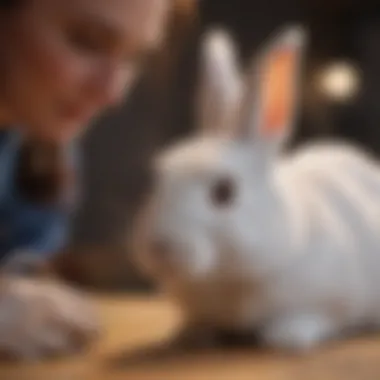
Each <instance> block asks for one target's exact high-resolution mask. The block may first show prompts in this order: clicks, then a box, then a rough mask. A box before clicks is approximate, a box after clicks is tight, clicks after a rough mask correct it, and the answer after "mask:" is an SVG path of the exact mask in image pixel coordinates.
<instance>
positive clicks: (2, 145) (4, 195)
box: [0, 130, 73, 260]
mask: <svg viewBox="0 0 380 380" xmlns="http://www.w3.org/2000/svg"><path fill="white" fill-rule="evenodd" d="M20 148H21V138H20V136H19V134H18V133H17V132H15V131H13V130H11V131H8V130H6V131H0V260H4V259H9V256H10V255H13V254H16V253H18V252H20V251H24V252H25V251H28V252H30V253H31V254H36V255H38V256H39V257H41V256H42V255H43V256H48V255H51V254H54V253H55V252H57V251H58V250H60V249H61V248H62V247H63V246H64V244H65V242H66V240H67V238H68V234H69V225H70V223H69V222H70V217H71V211H72V208H71V207H70V206H71V205H69V204H67V203H65V202H61V203H58V202H57V204H52V205H42V204H39V203H33V202H31V201H29V200H26V199H24V198H23V197H22V196H21V194H20V192H19V190H18V189H17V186H16V183H15V164H16V162H17V156H18V152H19V151H20ZM69 156H70V157H73V155H70V152H69V151H68V157H69ZM68 159H69V158H68Z"/></svg>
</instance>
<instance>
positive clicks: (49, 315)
mask: <svg viewBox="0 0 380 380" xmlns="http://www.w3.org/2000/svg"><path fill="white" fill-rule="evenodd" d="M99 332H100V323H99V321H98V320H97V313H96V311H95V310H94V309H93V308H92V305H91V304H90V302H89V300H88V299H86V297H85V296H84V295H82V294H80V293H79V291H74V290H73V289H71V288H69V287H67V286H65V285H64V284H62V283H58V282H55V281H53V280H51V279H49V278H27V277H23V276H17V275H3V276H2V277H1V278H0V352H1V354H4V355H5V356H6V357H11V358H16V359H24V360H35V359H41V358H44V357H47V356H52V355H63V354H70V353H73V352H76V351H78V350H81V349H83V348H85V347H87V346H88V345H89V344H90V343H91V342H92V341H93V340H94V339H95V338H96V337H98V335H99Z"/></svg>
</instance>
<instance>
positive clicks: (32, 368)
mask: <svg viewBox="0 0 380 380" xmlns="http://www.w3.org/2000/svg"><path fill="white" fill-rule="evenodd" d="M97 301H98V305H99V309H100V312H101V314H102V317H103V318H104V322H105V324H106V333H105V336H104V338H103V339H102V340H101V341H99V342H98V343H97V344H95V346H94V347H93V349H92V350H91V352H88V353H85V354H82V355H79V356H77V357H74V358H65V359H59V360H55V361H50V362H44V363H34V364H31V363H29V364H22V365H20V364H18V365H16V364H6V365H5V364H2V365H1V366H0V380H24V379H25V380H27V379H32V380H140V379H141V380H149V379H160V380H189V379H192V380H203V379H204V380H214V379H215V380H227V379H228V380H243V379H244V380H245V379H247V380H248V379H249V380H253V379H259V380H288V379H289V380H380V338H379V337H374V336H372V337H371V338H369V337H366V338H364V337H363V338H361V339H355V340H350V341H347V342H344V343H340V344H335V345H330V346H329V347H325V348H324V349H321V350H319V352H316V353H313V354H312V355H308V356H305V357H303V358H300V357H298V358H297V357H291V356H285V355H279V354H274V353H269V352H264V351H263V350H259V349H257V348H256V349H255V348H239V349H232V348H229V349H226V348H225V349H219V350H214V351H213V352H207V353H206V352H199V353H194V354H187V355H185V356H184V355H180V354H179V353H177V354H172V355H169V356H166V357H164V358H157V357H154V356H153V357H149V356H146V355H144V347H149V346H150V347H152V346H153V345H155V344H159V343H160V342H161V341H162V340H163V339H166V338H168V337H169V336H170V335H171V334H173V330H175V329H176V327H177V325H178V323H179V318H178V313H176V311H175V309H174V308H173V307H172V305H171V304H170V303H169V302H168V301H167V300H164V299H159V298H154V297H145V298H144V297H137V296H135V297H133V296H132V297H131V296H117V297H116V296H110V297H105V296H99V297H97Z"/></svg>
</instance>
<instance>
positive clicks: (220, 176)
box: [137, 32, 380, 350]
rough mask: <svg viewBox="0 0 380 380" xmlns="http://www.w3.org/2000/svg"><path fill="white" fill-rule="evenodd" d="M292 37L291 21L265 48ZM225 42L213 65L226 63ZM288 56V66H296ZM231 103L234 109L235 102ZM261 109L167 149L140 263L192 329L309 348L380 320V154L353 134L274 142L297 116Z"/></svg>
mask: <svg viewBox="0 0 380 380" xmlns="http://www.w3.org/2000/svg"><path fill="white" fill-rule="evenodd" d="M285 34H286V33H285ZM290 34H291V33H290ZM293 36H294V34H293ZM279 41H280V42H279ZM289 41H293V42H294V41H295V40H294V39H289V32H288V37H285V38H284V37H280V38H279V39H278V40H277V41H276V44H274V45H273V46H272V47H271V49H269V53H266V54H272V53H271V52H273V51H274V50H275V49H277V48H278V47H283V45H286V43H288V46H289ZM219 42H220V41H219ZM281 44H282V45H281ZM213 46H214V48H215V44H214V45H213ZM226 46H228V44H227V43H225V45H224V48H225V50H224V52H223V53H222V54H221V53H220V50H219V54H220V55H219V56H218V55H217V54H216V58H215V56H214V58H215V60H217V59H218V57H219V58H220V60H219V64H220V65H219V66H216V65H214V66H213V68H214V71H215V70H216V69H218V68H219V69H220V70H225V71H226V73H225V74H228V67H230V68H231V67H232V66H233V65H232V59H231V57H230V58H229V61H228V60H227V59H225V58H224V61H223V58H222V57H226V51H227V50H228V49H227V48H226ZM290 46H291V44H290ZM293 46H295V47H297V46H298V47H299V45H297V44H294V45H293ZM294 51H295V53H297V54H299V49H298V50H297V49H294ZM221 56H222V57H221ZM212 57H213V56H211V58H212ZM209 62H210V60H209ZM211 62H212V60H211ZM223 63H224V65H225V66H224V69H223V68H222V67H223ZM228 64H229V65H230V66H228ZM211 66H212V65H211ZM289 67H291V70H290V72H288V73H287V74H288V76H291V74H292V73H293V75H295V74H294V72H296V69H295V68H294V66H289ZM214 74H215V72H214ZM230 74H231V73H230ZM225 77H228V75H225ZM220 78H221V77H220ZM220 78H219V82H218V81H214V82H213V83H214V90H215V91H216V92H215V94H219V95H220V94H221V93H222V95H224V97H222V96H219V98H218V97H217V96H215V98H216V99H215V101H217V100H218V99H219V100H220V102H219V103H220V104H224V108H223V107H222V108H219V111H218V112H217V113H216V114H215V116H214V117H215V118H216V120H217V121H218V123H216V124H217V125H219V126H220V125H221V124H223V123H222V122H223V121H228V123H227V124H228V125H231V120H235V121H236V119H233V118H232V117H226V115H225V117H224V118H223V120H222V119H220V113H221V110H223V109H226V108H228V107H226V105H236V104H238V103H239V104H240V103H241V101H242V97H240V96H236V94H239V91H238V90H237V91H235V93H232V92H231V87H232V85H233V80H231V78H232V76H230V79H229V83H228V86H226V87H228V88H229V91H227V90H226V91H225V92H224V93H223V91H221V90H220V88H221V87H223V84H221V83H220V81H222V79H220ZM280 79H281V78H280ZM218 86H219V87H218ZM207 88H208V89H209V90H210V86H209V87H207ZM235 88H236V89H237V88H239V87H238V86H236V87H235ZM211 93H212V92H210V94H211ZM210 94H209V95H210ZM228 94H229V95H228ZM231 94H232V95H231ZM228 96H229V98H228ZM206 98H207V97H206ZM223 101H224V102H225V103H223ZM234 102H235V103H234ZM264 106H265V104H264ZM264 106H263V103H261V104H260V107H261V108H260V109H262V108H263V107H264ZM264 108H265V107H264ZM213 109H214V110H215V107H214V108H213ZM229 110H230V111H231V113H230V115H229V116H231V115H232V114H234V115H236V114H237V113H236V107H235V106H234V107H232V106H231V107H229ZM257 110H258V109H257V108H256V111H257ZM274 111H276V109H275V110H274ZM274 111H273V109H270V112H274ZM208 112H210V107H208ZM256 113H257V112H256ZM260 113H261V115H262V119H261V123H256V124H254V125H255V127H254V131H253V132H252V129H250V130H249V132H244V133H241V132H240V133H241V134H238V135H237V136H236V135H235V137H234V138H231V136H230V135H229V134H226V135H217V134H216V133H215V131H214V130H211V133H209V134H206V135H205V136H204V135H202V136H199V135H197V136H195V137H194V138H192V139H187V140H186V141H184V142H181V143H179V144H177V145H176V146H174V147H172V148H170V149H167V150H165V151H164V152H163V153H162V154H161V155H160V157H158V160H157V166H156V169H157V172H158V176H157V181H156V187H155V192H154V196H153V198H152V202H151V203H150V204H149V207H148V210H149V212H148V214H147V218H146V219H144V220H145V222H146V223H147V224H145V225H144V233H145V234H146V235H145V238H146V239H145V240H144V242H145V244H146V246H145V249H142V250H139V252H138V254H137V258H138V260H139V263H140V264H141V267H142V268H144V269H145V270H146V271H147V273H149V275H151V276H152V277H154V278H155V279H156V280H157V281H158V283H159V284H160V285H161V286H162V287H163V288H164V289H165V290H166V291H167V292H168V293H169V294H171V296H172V297H173V298H174V299H175V300H176V302H178V304H179V305H180V306H181V308H182V310H183V311H184V315H185V317H186V320H187V326H188V327H189V330H190V332H191V333H192V334H200V331H201V332H205V331H213V330H215V331H216V330H228V331H258V332H259V335H260V336H261V338H262V340H263V341H264V342H266V343H267V344H269V345H271V346H273V347H280V348H286V349H299V350H305V349H308V348H311V347H314V346H316V345H318V344H319V343H322V342H323V341H325V340H328V339H331V338H334V337H336V336H340V335H342V334H344V333H345V331H346V330H347V331H351V330H355V329H361V328H366V327H377V325H378V324H379V322H380V290H379V289H380V233H379V232H380V170H379V166H378V164H377V163H376V162H375V160H374V159H372V158H371V157H370V156H369V155H367V154H366V153H365V152H362V151H361V150H360V149H357V148H355V147H353V146H350V145H348V144H345V143H314V144H312V145H309V146H305V147H303V148H300V149H298V150H297V151H295V152H293V153H291V154H286V155H285V154H277V152H276V151H277V147H278V145H280V143H281V142H282V141H283V137H284V136H285V135H287V134H289V128H285V127H283V128H281V129H278V130H275V132H274V133H273V131H272V130H269V129H268V130H266V131H265V130H261V131H259V132H258V127H257V125H261V126H263V125H264V126H265V125H269V124H266V122H264V121H265V120H273V119H271V118H269V119H265V110H264V111H260ZM209 117H210V116H209V114H208V118H209ZM210 120H211V119H210V118H209V119H208V121H207V124H208V125H211V124H213V123H212V122H211V121H210ZM255 120H256V121H257V119H255ZM263 120H264V121H263ZM268 123H269V121H268ZM227 124H226V125H227ZM242 124H244V123H242ZM249 124H250V123H248V122H246V123H245V125H249ZM252 124H253V123H251V124H250V125H252ZM281 124H282V125H284V126H287V125H289V123H288V122H287V121H286V120H285V121H284V122H282V123H281ZM268 131H269V132H268ZM284 131H285V132H286V133H284ZM252 134H253V135H254V137H255V138H254V139H250V138H249V137H250V136H251V135H252ZM226 180H227V185H225V183H226ZM223 181H224V182H223ZM223 184H224V185H223ZM223 186H224V187H223ZM226 186H227V190H224V192H222V193H221V194H224V195H223V196H220V195H219V198H218V197H217V198H216V199H217V201H216V202H215V201H214V198H215V197H214V196H215V193H216V194H220V192H221V190H220V188H221V187H222V188H225V187H226ZM218 189H219V190H218ZM226 191H227V192H226ZM226 194H227V195H226ZM226 199H227V201H226ZM218 202H219V203H218ZM198 330H200V331H198Z"/></svg>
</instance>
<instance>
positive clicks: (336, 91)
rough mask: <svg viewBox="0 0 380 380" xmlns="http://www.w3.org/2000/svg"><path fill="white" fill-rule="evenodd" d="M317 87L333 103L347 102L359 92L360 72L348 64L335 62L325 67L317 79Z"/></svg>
mask: <svg viewBox="0 0 380 380" xmlns="http://www.w3.org/2000/svg"><path fill="white" fill-rule="evenodd" d="M317 85H318V88H319V90H320V91H321V92H322V93H323V95H324V96H326V97H328V98H329V99H331V100H333V101H339V102H342V101H347V100H350V99H352V98H353V97H354V96H355V95H356V94H357V92H358V89H359V85H360V78H359V72H358V70H357V69H356V68H355V67H354V66H353V65H351V64H350V63H348V62H335V63H332V64H329V65H328V66H325V67H324V68H323V69H322V70H321V71H320V72H319V73H318V77H317Z"/></svg>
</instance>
